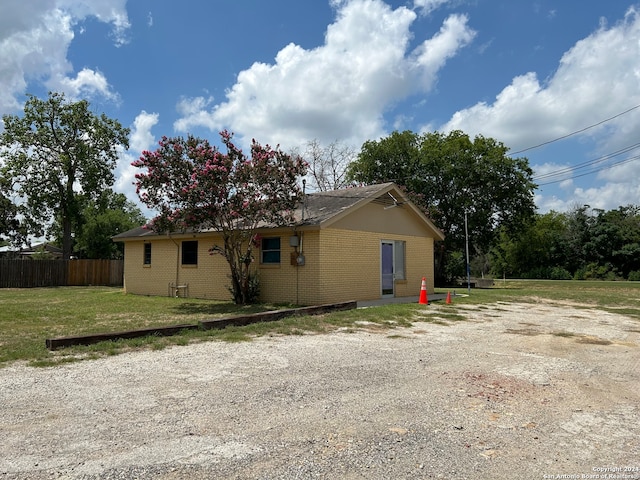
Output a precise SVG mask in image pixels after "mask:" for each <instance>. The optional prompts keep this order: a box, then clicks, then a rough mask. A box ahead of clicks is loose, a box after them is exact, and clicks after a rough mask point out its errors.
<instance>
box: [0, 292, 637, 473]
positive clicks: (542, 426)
mask: <svg viewBox="0 0 640 480" xmlns="http://www.w3.org/2000/svg"><path fill="white" fill-rule="evenodd" d="M454 308H455V309H456V310H457V311H458V312H463V313H464V314H465V316H466V317H467V321H464V322H455V323H452V322H448V321H446V320H444V321H443V322H442V324H433V323H421V322H416V323H414V325H413V326H412V327H410V328H397V329H393V330H386V331H384V330H379V329H375V327H374V326H367V325H363V326H362V329H361V330H359V331H356V332H352V333H347V332H334V333H330V334H320V335H318V334H309V335H296V336H271V337H264V338H258V339H255V340H254V341H252V342H246V343H222V342H206V343H198V344H192V345H189V346H176V347H171V348H167V349H165V350H161V351H139V352H131V353H126V354H122V355H118V356H114V357H108V358H103V359H99V360H89V361H83V362H79V363H73V364H66V365H61V366H56V367H50V368H31V367H28V366H25V365H21V364H14V365H10V366H8V367H5V368H3V369H1V370H0V405H2V407H1V408H0V428H1V432H2V438H1V440H0V445H1V448H0V480H13V479H34V480H40V479H73V480H76V479H81V480H116V479H118V480H119V479H161V480H180V479H189V480H193V479H201V478H202V479H205V478H206V479H208V478H228V479H264V480H267V479H314V478H322V479H324V478H331V479H334V478H341V479H390V478H397V479H403V478H411V479H413V478H424V479H436V478H457V479H478V478H492V479H498V480H500V479H516V478H518V479H524V478H531V479H542V478H545V477H544V475H547V476H550V475H552V476H553V477H552V478H556V476H557V475H577V478H580V476H581V475H593V474H595V473H597V471H596V470H594V469H597V468H601V467H620V468H625V467H626V468H630V470H628V475H629V477H628V478H634V477H633V475H635V478H638V479H640V348H639V346H638V345H639V344H640V321H638V320H636V319H633V318H630V317H626V316H623V315H617V314H613V313H608V312H604V311H601V310H597V309H593V308H585V307H584V306H579V305H570V304H565V305H561V304H557V303H549V302H542V301H541V302H539V303H537V304H518V303H514V304H510V303H503V304H498V305H491V306H481V307H478V306H458V305H454ZM425 309H427V310H429V311H430V312H434V311H435V312H437V311H443V312H446V311H447V309H449V310H451V307H450V306H446V305H435V304H432V305H429V306H425ZM634 468H635V469H636V470H633V469H634ZM547 478H550V477H547ZM557 478H561V477H557ZM564 478H570V477H564ZM583 478H584V477H583Z"/></svg>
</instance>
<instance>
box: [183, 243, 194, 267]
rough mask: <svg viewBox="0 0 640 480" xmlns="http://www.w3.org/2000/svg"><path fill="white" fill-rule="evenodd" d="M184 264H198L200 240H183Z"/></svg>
mask: <svg viewBox="0 0 640 480" xmlns="http://www.w3.org/2000/svg"><path fill="white" fill-rule="evenodd" d="M182 265H198V241H197V240H189V241H186V242H182Z"/></svg>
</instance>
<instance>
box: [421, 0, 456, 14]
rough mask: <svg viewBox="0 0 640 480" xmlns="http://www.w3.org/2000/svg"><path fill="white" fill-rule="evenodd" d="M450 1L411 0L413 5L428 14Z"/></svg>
mask: <svg viewBox="0 0 640 480" xmlns="http://www.w3.org/2000/svg"><path fill="white" fill-rule="evenodd" d="M450 1H451V0H413V6H414V7H415V8H417V9H420V10H421V11H422V14H423V15H428V14H430V13H431V12H433V11H434V10H437V9H438V8H440V7H441V6H442V5H444V4H446V3H449V2H450Z"/></svg>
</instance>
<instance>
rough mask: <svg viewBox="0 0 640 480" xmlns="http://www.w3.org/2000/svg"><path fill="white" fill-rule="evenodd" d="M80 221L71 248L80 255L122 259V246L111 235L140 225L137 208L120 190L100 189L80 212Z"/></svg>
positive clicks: (142, 218)
mask: <svg viewBox="0 0 640 480" xmlns="http://www.w3.org/2000/svg"><path fill="white" fill-rule="evenodd" d="M81 216H82V223H81V225H80V226H79V228H78V233H76V236H75V241H76V243H75V251H76V252H78V253H79V254H80V256H81V257H83V258H104V259H119V258H123V255H124V245H123V244H122V243H120V242H114V241H112V240H111V237H113V236H114V235H117V234H118V233H122V232H126V231H127V230H130V229H132V228H135V227H138V226H140V225H144V224H145V223H146V221H147V220H146V218H145V217H144V215H143V214H142V212H141V211H140V209H139V208H138V207H137V206H136V205H135V204H134V203H133V202H130V201H129V200H127V197H126V196H125V195H124V194H122V193H115V192H113V191H112V190H105V191H103V192H102V193H101V194H100V196H99V197H98V198H96V199H94V200H90V201H89V203H88V204H87V206H85V207H84V208H83V209H82V212H81Z"/></svg>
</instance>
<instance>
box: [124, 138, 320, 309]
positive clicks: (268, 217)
mask: <svg viewBox="0 0 640 480" xmlns="http://www.w3.org/2000/svg"><path fill="white" fill-rule="evenodd" d="M220 136H221V138H222V143H223V144H224V145H225V147H226V149H227V151H226V153H223V152H221V151H220V150H219V149H218V148H216V147H215V146H212V145H210V144H209V142H208V141H206V140H202V139H199V138H196V137H192V136H189V137H188V138H187V139H184V138H182V137H176V138H167V137H163V138H162V140H161V141H160V146H159V148H158V149H157V150H156V151H154V152H149V151H145V152H142V156H141V157H140V159H139V160H138V161H136V162H134V163H133V165H134V166H136V167H140V168H143V169H145V170H146V171H145V172H144V173H138V174H136V179H137V183H136V186H137V192H138V195H139V196H140V199H141V200H142V201H143V202H144V203H145V204H146V205H147V206H148V207H149V208H152V209H154V210H157V211H159V212H160V213H159V215H158V216H157V217H156V218H155V219H153V220H152V222H151V228H153V230H155V231H156V232H172V231H185V230H187V229H192V230H199V229H203V228H205V229H213V230H217V231H218V232H220V234H221V235H222V239H223V245H214V246H213V247H212V248H211V249H210V252H211V253H218V254H221V255H223V256H224V258H225V259H226V260H227V262H228V264H229V267H230V270H231V288H230V290H231V292H232V294H233V299H234V301H235V302H236V303H238V304H246V303H250V302H251V301H253V300H255V298H254V296H255V295H254V294H255V290H254V286H255V275H254V273H252V269H251V264H252V261H253V249H254V248H255V247H256V245H257V238H256V230H257V229H258V227H259V226H261V225H280V226H281V225H285V224H287V223H289V222H291V221H292V220H293V216H292V212H293V210H294V209H295V208H296V207H297V206H298V205H299V203H300V202H301V200H302V190H301V188H300V186H299V184H298V182H299V179H300V177H301V176H303V175H304V174H305V173H306V169H307V165H306V163H305V162H304V161H303V160H302V158H300V157H292V156H291V155H287V154H285V153H283V152H282V151H280V150H279V149H277V148H276V149H272V148H271V147H270V146H268V145H265V146H262V145H260V144H259V143H257V142H256V141H255V140H254V141H253V142H252V144H251V156H250V157H248V156H247V155H246V154H245V153H243V151H242V150H240V149H239V148H238V147H237V146H236V145H234V144H233V142H232V141H231V139H232V135H231V134H230V133H229V132H227V131H222V132H220Z"/></svg>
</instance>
